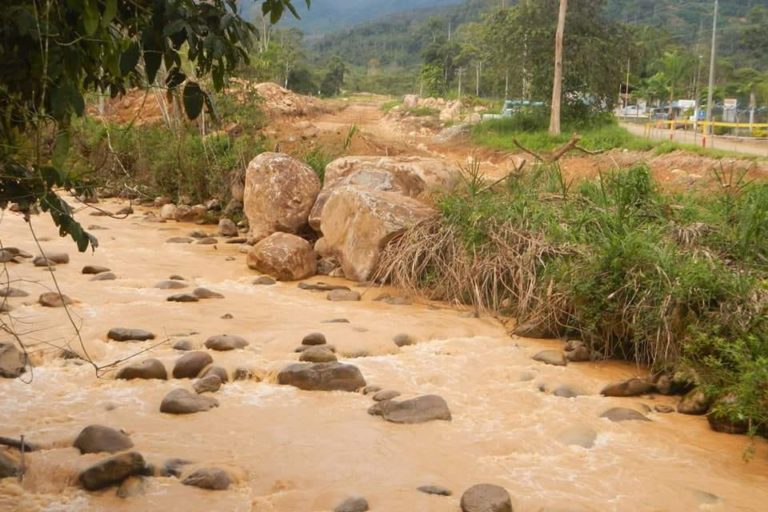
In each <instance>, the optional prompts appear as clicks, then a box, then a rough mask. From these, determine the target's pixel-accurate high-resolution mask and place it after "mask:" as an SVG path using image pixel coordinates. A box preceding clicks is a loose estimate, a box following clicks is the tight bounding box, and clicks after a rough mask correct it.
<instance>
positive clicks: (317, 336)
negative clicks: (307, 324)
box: [301, 332, 326, 345]
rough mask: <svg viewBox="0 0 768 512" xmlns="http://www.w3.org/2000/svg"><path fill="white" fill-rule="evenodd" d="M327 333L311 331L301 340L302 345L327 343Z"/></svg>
mask: <svg viewBox="0 0 768 512" xmlns="http://www.w3.org/2000/svg"><path fill="white" fill-rule="evenodd" d="M325 343H326V340H325V335H324V334H323V333H321V332H311V333H309V334H307V335H306V336H304V338H303V339H302V340H301V344H302V345H325Z"/></svg>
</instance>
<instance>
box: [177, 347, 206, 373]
mask: <svg viewBox="0 0 768 512" xmlns="http://www.w3.org/2000/svg"><path fill="white" fill-rule="evenodd" d="M210 364H213V358H212V357H211V355H210V354H209V353H208V352H201V351H195V352H187V353H186V354H184V355H183V356H181V357H180V358H179V359H177V360H176V364H175V365H174V366H173V377H174V378H176V379H194V378H195V377H197V376H198V375H199V374H200V372H201V371H203V368H205V367H206V366H208V365H210Z"/></svg>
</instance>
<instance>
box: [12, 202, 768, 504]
mask: <svg viewBox="0 0 768 512" xmlns="http://www.w3.org/2000/svg"><path fill="white" fill-rule="evenodd" d="M143 213H144V211H142V210H141V209H138V208H137V214H136V215H133V216H131V217H129V218H128V219H126V220H116V219H110V218H103V217H102V218H97V217H93V218H92V219H93V220H92V221H91V218H89V217H87V215H88V212H87V211H84V212H82V213H80V217H79V218H80V219H81V220H82V221H83V222H84V223H85V224H86V225H87V224H89V223H91V222H92V223H95V224H99V225H101V226H103V227H105V228H107V229H105V230H100V231H94V233H96V234H97V235H98V237H99V241H100V247H99V249H98V250H97V251H96V253H95V254H90V253H88V254H77V253H75V251H74V247H73V246H72V243H71V241H69V240H67V239H60V238H59V237H58V236H57V233H56V230H55V228H54V227H53V226H52V225H51V224H50V222H49V220H48V219H47V217H38V218H34V219H33V223H34V224H33V225H34V227H35V230H36V232H37V234H38V236H39V237H42V239H43V240H46V241H42V242H41V245H42V247H43V248H44V250H46V251H65V252H68V253H69V254H70V257H71V261H70V263H68V264H63V265H58V266H57V268H56V270H55V275H56V278H57V279H58V281H59V284H60V285H61V288H62V291H63V292H64V293H65V294H67V295H69V296H70V297H72V298H73V299H76V300H77V303H76V304H75V305H73V306H72V307H71V309H70V312H71V313H72V315H73V318H74V320H75V322H76V323H77V325H78V326H79V327H80V329H81V334H82V339H83V340H84V343H85V346H86V348H87V350H88V353H89V354H90V355H91V356H92V357H93V358H94V359H95V360H96V361H97V362H98V363H102V364H103V363H107V362H110V361H113V360H116V359H121V358H124V357H127V356H129V355H131V354H134V353H136V352H137V351H139V350H143V349H147V348H150V347H152V346H153V345H155V344H157V343H158V342H160V341H164V340H166V339H167V340H169V341H168V343H166V344H161V345H159V346H157V347H155V348H153V349H152V350H151V351H150V352H149V353H145V354H142V355H141V356H139V359H141V358H146V357H150V356H151V357H157V358H158V359H160V360H161V361H163V362H164V363H165V365H166V367H167V368H168V369H169V370H170V369H171V368H172V367H173V362H174V361H175V360H176V359H177V358H178V357H179V356H180V352H177V351H175V350H173V349H172V348H171V344H172V343H173V342H174V341H176V340H179V339H189V340H192V341H193V342H194V343H195V344H197V345H198V346H202V343H203V342H204V341H205V339H206V338H208V337H209V336H211V335H217V334H224V333H228V334H236V335H240V336H243V337H244V338H246V339H247V340H248V341H249V342H250V345H249V346H248V347H246V348H245V349H243V350H238V351H233V352H211V354H212V355H213V358H214V360H215V361H216V364H218V365H221V366H223V367H225V368H226V369H228V370H229V371H230V374H231V372H232V371H233V370H234V369H235V368H236V367H246V368H250V369H253V370H254V374H255V375H256V377H257V378H254V379H251V380H247V381H238V382H232V383H228V384H225V385H224V386H223V388H222V390H221V391H219V392H218V393H216V395H215V396H216V397H217V398H218V400H219V402H220V406H219V407H218V408H215V409H212V410H210V411H207V412H201V413H197V414H192V415H187V416H171V415H166V414H161V413H160V412H159V404H160V401H161V400H162V398H163V396H165V394H166V393H167V392H168V391H170V390H171V389H174V388H178V387H185V388H190V387H191V381H189V380H186V381H181V380H174V379H171V380H168V381H158V380H152V381H139V380H133V381H116V380H112V379H111V378H110V377H109V376H105V377H104V378H102V379H96V378H95V376H94V371H93V368H91V367H90V366H88V365H85V364H80V363H78V362H77V361H75V360H71V359H69V360H66V359H62V358H59V357H56V354H58V353H59V352H60V349H61V348H62V347H64V346H65V345H66V344H67V343H69V348H70V349H71V350H76V351H80V350H82V348H80V347H79V342H78V341H77V339H76V338H75V337H74V332H73V329H72V326H71V325H70V324H69V322H68V320H67V317H66V313H65V311H64V310H63V309H50V308H43V307H41V306H39V305H38V304H37V297H38V295H39V294H40V293H43V292H45V291H49V289H51V288H52V286H53V284H52V278H51V275H50V273H49V272H48V271H47V270H45V269H44V268H38V267H34V266H32V264H31V263H30V262H28V261H27V262H24V263H20V264H14V263H9V264H8V267H7V268H8V271H9V273H10V278H11V280H13V281H14V282H13V283H12V286H14V287H16V288H21V289H24V290H26V291H28V292H29V293H30V296H29V297H25V298H13V299H9V301H10V304H11V306H12V307H13V310H12V311H11V315H12V316H11V317H10V318H12V319H13V322H14V326H15V328H16V329H18V330H19V331H20V332H24V333H27V334H26V335H25V336H24V339H25V340H26V341H27V342H28V343H30V345H31V350H32V351H33V352H34V356H33V360H34V361H35V362H36V364H37V366H36V367H35V368H34V371H33V373H27V374H25V375H24V377H22V379H18V380H10V379H0V411H2V414H1V415H0V435H2V436H12V437H17V436H19V435H20V434H24V435H26V437H27V439H29V440H31V441H34V442H39V443H44V444H45V443H51V444H52V447H51V449H46V450H42V451H39V452H34V453H31V454H28V455H27V464H28V472H27V474H26V477H25V478H24V480H23V482H21V483H19V482H18V481H16V480H15V479H8V478H7V479H4V480H2V481H0V510H3V511H4V510H13V511H37V510H49V511H61V510H66V511H86V510H88V511H91V510H94V511H96V510H104V511H107V510H109V511H131V512H138V511H153V510H163V511H171V510H185V511H187V512H196V511H201V512H202V511H210V510H221V511H279V512H294V511H328V510H331V509H333V507H334V506H335V505H336V504H338V503H339V502H340V501H341V500H342V499H343V498H345V497H347V496H350V495H361V496H365V497H366V498H367V499H368V501H369V503H370V505H371V509H372V510H374V511H436V512H437V511H440V512H442V511H445V512H448V511H451V512H455V511H456V510H458V509H459V505H458V503H459V498H460V496H461V493H462V492H463V490H464V489H466V488H468V487H469V486H471V485H473V484H476V483H479V482H489V483H495V484H498V485H501V486H503V487H505V488H506V489H507V490H508V491H509V493H510V494H511V496H512V500H513V504H514V506H515V510H516V511H522V512H536V511H539V510H540V509H546V510H578V511H601V512H602V511H637V512H645V511H647V512H651V511H653V512H657V511H692V510H715V511H718V510H719V511H729V512H730V511H761V510H764V509H765V503H767V502H768V447H767V446H766V443H765V442H764V441H763V440H756V441H755V453H754V457H753V459H752V460H751V462H748V463H746V462H744V460H743V458H742V456H743V454H744V450H745V448H746V447H747V446H748V441H747V439H746V438H744V437H739V436H729V435H726V434H717V433H713V432H711V431H710V430H709V428H708V426H707V423H706V421H705V420H704V419H703V418H700V417H688V416H682V415H678V414H658V413H654V412H648V413H646V410H647V409H646V407H651V408H653V406H654V405H655V404H657V403H672V402H671V401H670V402H667V400H668V399H667V398H664V397H658V398H655V399H651V398H636V399H635V398H627V399H619V398H604V397H601V396H599V394H598V393H599V390H600V389H601V388H602V387H603V386H604V385H605V384H606V383H608V382H611V381H615V380H618V379H621V378H627V377H630V376H632V375H635V374H640V373H642V371H641V370H638V369H635V368H633V367H632V366H630V365H622V364H616V363H603V364H593V363H579V364H571V365H569V366H568V367H566V368H561V367H553V366H546V365H543V364H541V363H537V362H534V361H532V360H531V356H532V355H533V354H535V353H536V352H538V351H539V350H541V349H542V347H549V346H552V344H551V343H549V342H543V341H537V340H528V339H519V338H510V337H509V336H508V335H507V334H506V332H505V330H504V329H503V327H502V326H501V325H499V324H498V323H497V322H495V321H493V320H491V319H475V318H472V317H471V316H470V315H468V314H466V313H465V312H463V311H460V310H455V309H451V308H448V307H435V306H434V305H389V304H386V303H382V302H377V301H374V300H373V299H375V298H376V297H377V296H379V295H380V294H381V293H382V291H381V290H379V289H370V290H368V289H365V288H357V289H358V290H359V291H361V292H364V297H363V301H361V302H330V301H328V300H326V298H325V295H324V294H322V293H316V292H311V291H306V290H301V289H298V288H297V286H296V284H295V283H285V284H276V285H274V286H257V285H254V284H252V282H253V280H254V278H255V277H256V275H255V274H254V273H253V272H251V271H249V270H248V269H247V267H246V265H245V263H244V258H245V255H244V254H241V253H240V252H239V250H238V247H237V246H236V245H232V244H225V243H218V244H216V245H197V244H192V245H179V244H169V243H166V242H165V241H166V240H167V239H168V238H170V237H173V236H182V235H186V234H188V233H189V232H190V231H192V230H194V229H200V228H199V227H198V226H194V225H185V224H176V223H167V224H157V223H150V222H146V221H145V220H144V217H143ZM208 230H209V231H211V232H212V231H213V228H208ZM0 237H2V242H3V244H4V245H5V246H9V245H13V246H17V247H20V248H23V249H26V250H27V251H29V252H31V253H33V254H38V252H39V251H38V249H37V248H36V247H35V246H34V242H33V241H32V239H31V237H30V232H29V229H28V228H27V226H26V225H25V224H24V222H23V221H22V219H21V218H20V217H19V216H17V215H16V214H12V213H7V212H6V213H5V214H4V216H3V218H2V221H0ZM222 242H223V240H222ZM87 264H90V265H103V266H106V267H109V268H110V269H111V270H112V271H113V272H114V273H115V274H116V275H117V279H116V280H114V281H91V280H90V276H86V275H83V274H81V269H82V267H83V266H84V265H87ZM172 274H178V275H181V276H183V277H184V278H185V279H186V282H188V283H189V284H190V288H189V290H191V289H192V288H193V287H194V286H205V287H207V288H209V289H211V290H214V291H216V292H219V293H222V294H223V295H224V298H223V299H210V300H203V301H200V302H196V303H171V302H167V301H166V298H167V297H168V296H169V295H171V294H172V293H176V292H177V291H176V290H163V289H158V288H155V287H154V286H155V285H156V284H157V283H158V282H159V281H162V280H165V279H168V277H169V276H170V275H172ZM322 280H325V281H328V279H327V278H323V279H322ZM181 291H185V290H181ZM389 293H393V292H392V291H391V290H390V291H389ZM227 314H228V315H231V317H232V318H229V319H228V318H222V317H223V316H225V315H227ZM4 318H5V319H8V318H9V317H7V316H6V317H4ZM339 318H345V319H347V320H349V323H328V321H329V320H332V319H339ZM112 327H135V328H141V329H148V330H150V331H152V332H154V333H155V334H156V335H157V339H156V340H154V341H149V342H141V343H119V342H114V341H107V340H106V333H107V331H108V330H109V329H110V328H112ZM317 331H319V332H323V333H324V334H325V336H326V337H327V339H328V342H329V343H331V344H333V345H335V346H336V348H337V351H338V354H339V357H340V360H342V361H344V362H349V363H351V364H354V365H355V366H358V367H359V368H360V370H361V371H362V373H363V375H364V376H365V379H366V381H367V382H368V383H369V384H375V385H379V386H382V387H383V388H385V389H394V390H398V391H400V392H402V393H403V397H404V398H410V397H413V396H417V395H423V394H429V393H434V394H438V395H441V396H442V397H444V398H445V400H446V401H447V402H448V405H449V407H450V409H451V412H452V415H453V420H452V421H450V422H443V421H435V422H430V423H425V424H420V425H397V424H392V423H387V422H384V421H383V420H382V419H381V418H379V417H375V416H371V415H369V414H367V412H366V410H367V409H368V407H369V406H370V405H371V403H372V402H371V398H370V396H364V395H363V394H359V393H345V392H322V391H300V390H298V389H295V388H293V387H289V386H279V385H277V384H275V379H274V375H275V373H276V371H278V370H279V369H281V368H283V367H284V366H285V365H287V364H289V363H291V362H295V361H296V360H297V354H296V353H294V348H295V347H296V346H297V345H299V344H300V342H301V339H302V337H303V336H304V335H306V334H308V333H310V332H317ZM399 333H407V334H409V335H411V336H412V337H413V338H415V339H416V340H418V343H417V344H415V345H413V346H407V347H403V348H398V347H397V346H396V345H395V344H394V343H393V342H392V338H393V336H395V335H396V334H399ZM6 338H7V336H6V335H5V334H2V339H3V340H6ZM203 350H205V349H203ZM353 356H355V357H353ZM359 356H365V357H359ZM560 385H568V386H570V387H571V389H572V390H574V391H576V392H578V393H581V395H580V396H576V397H573V398H561V397H558V396H554V395H553V394H552V393H551V391H552V390H554V389H555V388H557V387H558V386H560ZM542 388H543V389H545V391H541V389H542ZM614 406H621V407H630V408H635V409H637V410H638V411H641V412H643V413H644V414H647V415H648V417H649V419H651V420H652V421H651V422H637V421H630V422H623V423H612V422H610V421H609V420H607V419H604V418H600V417H599V415H600V414H601V413H602V412H604V411H605V410H607V409H609V408H611V407H614ZM94 423H96V424H102V425H107V426H111V427H115V428H121V429H124V430H125V431H126V432H128V433H129V434H130V436H131V438H132V440H133V442H134V444H135V449H136V450H137V451H139V452H141V453H142V454H143V455H144V457H145V458H146V459H147V460H148V461H149V462H151V463H154V464H158V465H162V463H163V461H165V460H167V459H170V458H183V459H188V460H190V461H193V462H195V463H197V464H200V465H205V466H216V467H224V468H230V469H231V471H232V473H233V474H234V475H235V476H236V477H237V479H238V482H237V483H236V484H235V485H234V486H233V487H231V488H230V490H228V491H221V492H214V491H204V490H200V489H196V488H193V487H188V486H183V485H181V483H180V482H179V480H178V479H176V478H160V477H153V478H149V479H148V480H147V487H146V489H145V491H144V494H143V495H138V496H134V497H131V498H127V499H121V498H118V497H116V496H115V489H114V488H111V489H107V490H105V491H101V492H98V493H87V492H85V491H83V490H80V489H79V488H78V487H77V486H76V476H77V473H78V471H79V470H81V469H82V468H84V467H86V466H88V465H89V464H90V463H92V462H93V461H94V460H98V459H100V458H103V457H102V456H101V455H80V454H79V452H78V451H77V450H76V449H74V448H72V447H71V446H70V445H71V441H72V439H74V437H75V436H76V435H77V434H78V432H80V430H81V429H82V428H83V427H85V426H86V425H89V424H94ZM592 432H594V433H595V434H596V437H595V439H594V441H593V443H591V444H592V446H591V447H590V448H585V447H584V446H582V445H588V444H590V443H588V442H585V439H586V440H587V441H588V440H589V438H590V437H591V433H592ZM425 484H435V485H440V486H444V487H447V488H448V489H451V490H452V491H453V496H451V497H440V496H429V495H425V494H422V493H420V492H418V491H417V490H416V488H417V487H418V486H421V485H425Z"/></svg>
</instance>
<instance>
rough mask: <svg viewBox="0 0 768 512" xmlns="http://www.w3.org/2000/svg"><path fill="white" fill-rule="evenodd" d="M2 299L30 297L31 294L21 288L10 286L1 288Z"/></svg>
mask: <svg viewBox="0 0 768 512" xmlns="http://www.w3.org/2000/svg"><path fill="white" fill-rule="evenodd" d="M0 297H29V293H27V292H25V291H24V290H20V289H19V288H11V287H10V286H8V287H5V288H0Z"/></svg>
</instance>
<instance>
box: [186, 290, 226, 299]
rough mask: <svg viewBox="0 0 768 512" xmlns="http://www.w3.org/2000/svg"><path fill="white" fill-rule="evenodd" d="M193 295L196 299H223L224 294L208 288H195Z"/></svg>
mask: <svg viewBox="0 0 768 512" xmlns="http://www.w3.org/2000/svg"><path fill="white" fill-rule="evenodd" d="M192 293H193V294H194V295H195V297H197V298H198V299H223V298H224V295H222V294H220V293H219V292H214V291H213V290H209V289H208V288H202V287H201V288H195V291H193V292H192Z"/></svg>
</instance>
